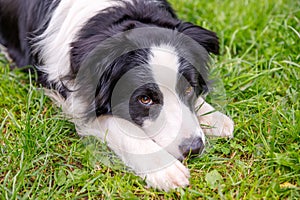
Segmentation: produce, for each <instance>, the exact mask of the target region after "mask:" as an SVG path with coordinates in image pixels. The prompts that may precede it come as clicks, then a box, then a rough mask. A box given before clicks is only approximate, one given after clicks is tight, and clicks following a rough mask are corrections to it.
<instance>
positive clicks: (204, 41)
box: [177, 22, 219, 55]
mask: <svg viewBox="0 0 300 200" xmlns="http://www.w3.org/2000/svg"><path fill="white" fill-rule="evenodd" d="M177 31H179V32H180V33H183V34H185V35H187V36H189V37H190V38H192V39H193V40H195V41H196V42H198V43H199V44H200V45H201V46H203V47H204V48H205V49H206V50H207V51H208V52H209V53H213V54H216V55H217V54H219V39H218V37H217V35H216V33H214V32H212V31H209V30H207V29H204V28H202V27H200V26H197V25H194V24H192V23H189V22H182V23H180V24H179V25H178V26H177Z"/></svg>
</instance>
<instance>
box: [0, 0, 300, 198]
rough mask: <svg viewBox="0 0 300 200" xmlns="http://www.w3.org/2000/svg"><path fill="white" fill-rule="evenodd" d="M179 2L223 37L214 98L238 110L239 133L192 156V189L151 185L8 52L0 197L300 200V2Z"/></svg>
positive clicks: (0, 83)
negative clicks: (13, 64)
mask: <svg viewBox="0 0 300 200" xmlns="http://www.w3.org/2000/svg"><path fill="white" fill-rule="evenodd" d="M170 2H171V3H172V5H173V6H174V8H175V10H176V11H177V12H178V15H179V17H180V18H182V19H183V20H185V21H191V22H193V23H197V24H198V25H201V26H203V27H205V28H208V29H210V30H213V31H215V32H217V34H218V36H219V38H220V44H221V55H220V56H214V57H213V62H212V66H211V72H212V77H214V79H215V80H216V81H215V83H216V84H215V85H216V89H215V91H213V92H212V94H211V95H210V96H209V97H208V99H209V100H210V101H211V103H213V104H217V105H218V106H217V107H218V108H219V109H221V110H223V111H224V112H226V113H227V114H229V115H230V116H231V117H232V118H233V120H234V121H235V131H234V134H235V137H234V138H233V139H230V140H229V139H217V138H208V141H209V142H208V147H207V149H206V153H205V154H204V155H203V156H202V157H199V158H194V159H190V160H188V161H187V162H186V164H187V165H188V166H189V168H190V170H191V179H190V183H191V185H190V186H189V187H188V188H184V189H178V190H176V191H171V192H169V193H165V192H160V191H156V190H153V189H149V188H146V187H145V183H144V181H143V180H142V179H140V178H138V177H136V176H135V175H133V174H132V173H130V172H128V171H127V170H125V169H124V167H123V166H122V165H120V164H119V163H118V162H117V165H114V164H109V165H108V164H107V162H109V161H107V160H106V161H105V159H101V158H103V156H101V155H102V154H103V147H101V148H100V147H99V148H98V146H97V143H96V142H94V141H93V140H90V139H82V138H79V137H78V136H77V134H76V132H75V128H74V126H73V125H72V124H71V123H69V122H67V121H66V120H64V117H63V115H62V113H61V112H60V110H59V108H57V107H55V106H54V105H53V104H52V103H51V101H50V100H49V99H48V98H47V97H46V96H45V95H44V93H43V91H42V90H41V89H39V87H38V86H36V84H35V81H34V80H35V75H34V74H31V75H28V74H25V73H22V72H20V71H18V70H14V71H10V70H9V67H8V62H7V60H5V58H4V56H2V55H0V199H103V198H105V199H118V198H120V199H124V198H128V199H144V198H145V199H196V198H199V199H300V111H299V110H300V93H299V92H300V1H298V0H211V1H200V0H171V1H170ZM99 146H101V145H99ZM96 147H97V148H96ZM101 152H102V153H101ZM104 153H107V152H104ZM110 156H111V155H110ZM103 163H106V164H103Z"/></svg>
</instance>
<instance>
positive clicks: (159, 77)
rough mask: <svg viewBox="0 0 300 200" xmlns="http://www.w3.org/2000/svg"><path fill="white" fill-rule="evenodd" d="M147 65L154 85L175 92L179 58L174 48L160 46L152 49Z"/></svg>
mask: <svg viewBox="0 0 300 200" xmlns="http://www.w3.org/2000/svg"><path fill="white" fill-rule="evenodd" d="M150 52H151V57H150V59H149V65H150V67H151V70H152V72H153V77H154V80H155V81H156V83H157V84H158V85H159V86H160V87H161V86H164V87H167V88H168V89H169V90H172V91H174V92H175V88H176V84H177V77H178V68H179V58H178V55H177V53H176V51H175V48H173V47H171V46H169V45H160V46H155V47H152V48H151V50H150Z"/></svg>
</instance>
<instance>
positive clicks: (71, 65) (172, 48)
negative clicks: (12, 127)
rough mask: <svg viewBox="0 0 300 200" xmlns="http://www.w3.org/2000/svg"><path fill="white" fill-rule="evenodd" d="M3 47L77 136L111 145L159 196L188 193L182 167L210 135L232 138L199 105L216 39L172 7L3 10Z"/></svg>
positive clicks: (123, 1)
mask: <svg viewBox="0 0 300 200" xmlns="http://www.w3.org/2000/svg"><path fill="white" fill-rule="evenodd" d="M0 43H1V44H2V45H4V46H5V47H6V48H7V51H8V53H9V55H10V57H11V58H12V59H13V60H14V62H15V63H16V65H17V66H19V67H22V66H25V65H32V66H34V68H35V69H36V70H37V72H38V75H39V81H40V83H41V84H42V85H43V86H44V87H45V88H46V90H47V93H48V95H49V96H50V97H51V98H52V99H53V100H54V102H55V103H56V104H58V105H59V106H61V108H62V110H63V112H64V113H65V114H66V115H67V116H68V117H69V118H70V120H71V121H72V122H74V123H75V125H76V129H77V131H78V134H79V135H82V136H87V135H92V136H96V137H97V138H100V139H102V140H103V141H105V142H106V143H107V144H108V146H109V147H110V148H111V149H112V150H113V151H114V152H115V153H116V154H117V155H118V156H119V157H120V158H121V159H122V161H123V162H124V163H125V164H126V165H127V166H129V167H130V168H131V169H132V170H133V171H134V172H135V173H136V174H137V175H139V176H140V177H142V178H143V179H145V180H146V182H147V184H148V185H149V186H152V187H154V188H157V189H160V190H165V191H168V190H170V189H174V188H177V187H184V186H187V185H188V184H189V180H188V179H189V171H188V169H187V168H186V167H185V166H184V165H183V164H182V163H181V162H180V161H181V160H183V159H184V158H185V157H186V156H188V155H191V154H200V153H201V152H202V151H203V149H204V145H205V136H204V134H209V135H215V136H227V137H232V136H233V122H232V120H231V119H230V118H229V117H227V116H225V115H224V114H222V113H220V112H212V111H213V110H214V108H213V107H212V106H210V105H209V104H208V103H206V102H205V101H204V100H203V99H202V98H201V95H202V94H204V93H206V92H208V89H209V87H208V82H207V71H208V70H207V62H208V58H209V54H210V53H213V54H218V52H219V44H218V38H217V36H216V34H215V33H213V32H211V31H209V30H206V29H204V28H202V27H199V26H196V25H194V24H192V23H188V22H183V21H181V20H179V19H178V18H177V17H176V14H175V13H174V11H173V9H172V8H171V6H170V4H169V3H168V2H167V1H166V0H84V1H83V0H0ZM197 107H198V109H196V108H197ZM199 107H200V109H199ZM210 112H211V114H208V115H205V113H210ZM200 124H206V125H208V126H211V128H206V129H205V128H201V126H200Z"/></svg>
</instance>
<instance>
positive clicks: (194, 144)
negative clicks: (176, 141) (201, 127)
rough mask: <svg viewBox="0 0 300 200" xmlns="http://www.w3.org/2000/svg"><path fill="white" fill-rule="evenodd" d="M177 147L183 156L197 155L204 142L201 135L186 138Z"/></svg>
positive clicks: (200, 151) (201, 149)
mask: <svg viewBox="0 0 300 200" xmlns="http://www.w3.org/2000/svg"><path fill="white" fill-rule="evenodd" d="M179 149H180V151H181V153H182V155H183V156H184V157H187V156H191V155H199V154H201V153H202V151H203V149H204V144H203V141H202V138H201V137H197V138H188V139H185V140H184V141H183V143H182V144H181V145H180V146H179Z"/></svg>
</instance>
